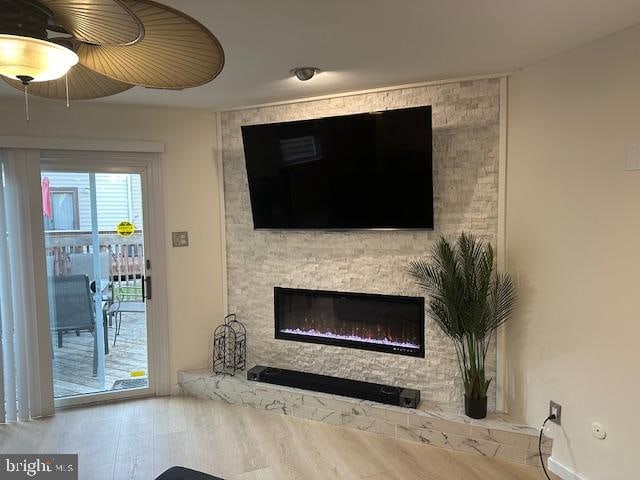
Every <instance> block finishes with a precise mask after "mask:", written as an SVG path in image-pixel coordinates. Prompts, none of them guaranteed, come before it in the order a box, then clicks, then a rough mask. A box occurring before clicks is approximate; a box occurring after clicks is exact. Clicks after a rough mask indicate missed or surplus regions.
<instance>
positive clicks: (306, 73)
mask: <svg viewBox="0 0 640 480" xmlns="http://www.w3.org/2000/svg"><path fill="white" fill-rule="evenodd" d="M319 71H320V69H318V68H316V67H297V68H294V69H292V70H291V72H290V73H291V75H295V76H296V78H297V79H298V80H300V81H301V82H306V81H307V80H311V79H312V78H313V77H314V75H315V74H316V73H318V72H319Z"/></svg>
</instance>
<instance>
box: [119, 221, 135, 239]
mask: <svg viewBox="0 0 640 480" xmlns="http://www.w3.org/2000/svg"><path fill="white" fill-rule="evenodd" d="M135 231H136V227H135V226H134V225H133V223H131V222H127V221H124V222H120V223H119V224H118V225H117V226H116V232H117V233H118V235H119V236H121V237H130V236H131V235H133V234H134V232H135Z"/></svg>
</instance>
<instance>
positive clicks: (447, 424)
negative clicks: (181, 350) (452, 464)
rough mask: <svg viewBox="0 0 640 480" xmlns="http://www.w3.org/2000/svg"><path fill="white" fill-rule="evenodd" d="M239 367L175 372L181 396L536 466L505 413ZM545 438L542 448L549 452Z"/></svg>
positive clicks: (532, 450) (534, 448)
mask: <svg viewBox="0 0 640 480" xmlns="http://www.w3.org/2000/svg"><path fill="white" fill-rule="evenodd" d="M245 375H246V373H245V372H240V373H239V374H238V375H236V376H235V377H231V376H221V375H214V374H213V373H211V371H209V370H187V371H181V372H178V384H179V385H180V388H181V389H182V392H183V393H184V394H185V395H191V396H195V397H199V398H207V399H211V400H219V401H223V402H226V403H230V404H235V405H244V406H247V407H252V408H257V409H262V410H268V411H273V412H277V413H281V414H284V415H291V416H295V417H299V418H305V419H308V420H315V421H319V422H324V423H329V424H332V425H338V426H342V427H346V428H353V429H357V430H363V431H367V432H373V433H378V434H382V435H388V436H391V437H395V438H398V439H402V440H409V441H413V442H419V443H427V444H429V445H433V446H436V447H442V448H448V449H452V450H457V451H461V452H468V453H473V454H477V455H482V456H486V457H495V458H500V459H503V460H508V461H511V462H515V463H522V464H529V465H539V463H540V460H539V457H538V433H539V432H538V430H536V429H533V428H531V427H528V426H526V425H522V424H520V423H518V422H515V421H513V420H512V419H511V418H510V417H509V416H508V415H505V414H501V413H493V414H490V415H489V416H488V417H487V418H485V419H482V420H474V419H471V418H469V417H467V416H465V415H463V414H462V412H461V411H460V410H459V409H458V408H454V407H452V406H450V405H438V404H434V403H430V402H425V401H422V402H421V403H420V405H419V408H417V409H411V408H404V407H397V406H393V405H385V404H381V403H377V402H371V401H367V400H358V399H354V398H350V397H343V396H339V395H330V394H326V393H320V392H311V391H308V390H300V389H297V388H290V387H283V386H280V385H270V384H266V383H259V382H250V381H248V380H247V379H246V377H245ZM551 447H552V441H551V440H550V439H545V441H544V443H543V452H544V453H545V454H546V455H547V456H548V455H549V454H550V453H551Z"/></svg>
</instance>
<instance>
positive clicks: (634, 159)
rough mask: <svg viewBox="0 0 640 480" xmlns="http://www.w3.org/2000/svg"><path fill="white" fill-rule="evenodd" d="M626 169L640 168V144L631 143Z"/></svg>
mask: <svg viewBox="0 0 640 480" xmlns="http://www.w3.org/2000/svg"><path fill="white" fill-rule="evenodd" d="M625 170H627V171H628V172H630V171H633V170H640V145H631V146H630V147H629V151H628V152H627V165H626V168H625Z"/></svg>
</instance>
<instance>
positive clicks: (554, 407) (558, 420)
mask: <svg viewBox="0 0 640 480" xmlns="http://www.w3.org/2000/svg"><path fill="white" fill-rule="evenodd" d="M552 415H553V417H554V418H552V419H551V421H552V422H553V423H555V424H557V425H562V405H560V404H559V403H557V402H554V401H553V400H551V401H550V402H549V416H550V417H551V416H552Z"/></svg>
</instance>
